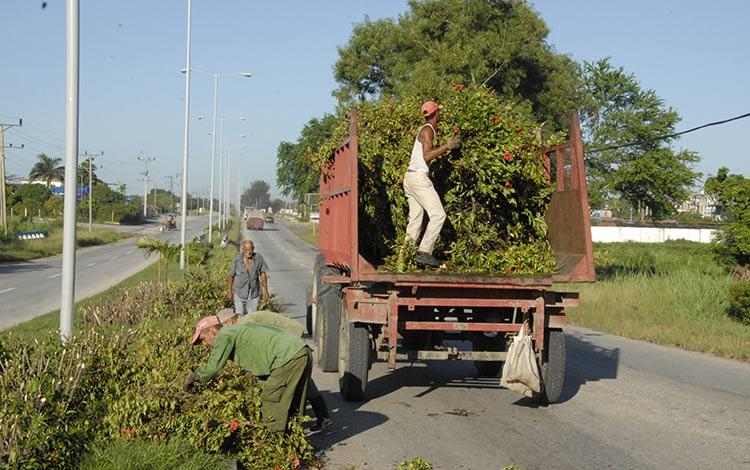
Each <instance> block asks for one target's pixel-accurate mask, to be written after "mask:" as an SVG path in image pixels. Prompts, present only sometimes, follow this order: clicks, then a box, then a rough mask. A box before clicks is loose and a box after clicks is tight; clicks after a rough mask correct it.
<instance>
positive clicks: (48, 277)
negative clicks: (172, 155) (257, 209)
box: [0, 216, 208, 330]
mask: <svg viewBox="0 0 750 470" xmlns="http://www.w3.org/2000/svg"><path fill="white" fill-rule="evenodd" d="M207 223H208V217H206V216H201V217H193V218H189V219H188V222H187V231H188V235H189V237H190V238H192V236H194V235H195V234H197V233H199V232H200V231H202V230H203V228H204V227H206V226H207ZM139 232H140V233H142V234H147V235H154V236H156V237H159V238H162V239H165V240H169V241H171V242H173V243H175V242H176V243H179V240H180V232H179V231H178V230H176V231H171V232H164V233H160V232H159V227H158V225H157V224H149V225H147V226H145V227H143V228H140V229H138V231H137V232H136V234H139ZM136 241H137V237H134V238H129V239H126V240H123V241H120V242H117V243H113V244H109V245H102V246H94V247H89V248H83V249H80V250H78V256H77V257H76V300H81V299H85V298H86V297H90V296H92V295H94V294H97V293H99V292H101V291H103V290H106V289H108V288H110V287H112V286H113V285H115V284H117V283H119V282H120V281H122V280H123V279H126V278H128V277H130V276H132V275H133V274H135V273H137V272H138V271H140V270H142V269H144V268H145V267H146V266H148V265H149V264H151V263H153V262H154V261H155V260H156V258H155V257H151V258H146V257H144V255H143V252H142V251H140V250H139V249H138V248H137V247H136ZM61 276H62V255H58V256H53V257H51V258H44V259H39V260H33V261H27V262H23V263H3V264H0V330H2V329H5V328H9V327H11V326H13V325H15V324H18V323H21V322H24V321H26V320H30V319H32V318H34V317H37V316H39V315H42V314H44V313H47V312H49V311H51V310H55V309H58V308H60V292H61V290H62V285H61V279H60V277H61Z"/></svg>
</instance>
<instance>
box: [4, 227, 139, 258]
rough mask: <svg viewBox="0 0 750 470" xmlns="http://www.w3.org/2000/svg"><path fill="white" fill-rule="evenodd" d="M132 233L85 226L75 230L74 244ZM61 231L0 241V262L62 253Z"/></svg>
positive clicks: (109, 240)
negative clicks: (41, 235)
mask: <svg viewBox="0 0 750 470" xmlns="http://www.w3.org/2000/svg"><path fill="white" fill-rule="evenodd" d="M131 236H132V234H130V233H124V232H117V231H115V230H111V229H106V228H94V229H93V230H91V231H90V232H89V231H88V230H87V229H85V228H79V229H78V230H77V231H76V245H77V247H78V248H83V247H87V246H96V245H106V244H108V243H114V242H116V241H119V240H122V239H125V238H130V237H131ZM62 239H63V232H62V229H60V228H54V229H52V230H50V232H49V235H48V236H47V238H42V239H38V240H19V239H17V238H14V239H12V240H8V241H5V242H3V243H0V262H3V261H5V262H10V261H29V260H32V259H37V258H44V257H47V256H54V255H59V254H60V253H62Z"/></svg>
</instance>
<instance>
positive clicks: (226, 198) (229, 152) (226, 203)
mask: <svg viewBox="0 0 750 470" xmlns="http://www.w3.org/2000/svg"><path fill="white" fill-rule="evenodd" d="M240 137H242V138H244V137H245V135H244V134H242V135H241V136H240ZM245 147H247V146H246V145H239V146H236V145H235V146H234V147H230V146H227V164H226V172H227V173H226V175H225V176H224V185H225V187H224V224H225V225H226V223H227V222H228V221H229V208H230V207H231V202H230V201H231V199H230V193H231V189H230V181H229V170H230V168H232V149H234V150H238V149H244V148H245ZM239 210H240V209H239V206H237V213H238V214H239Z"/></svg>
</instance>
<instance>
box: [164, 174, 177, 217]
mask: <svg viewBox="0 0 750 470" xmlns="http://www.w3.org/2000/svg"><path fill="white" fill-rule="evenodd" d="M179 177H180V175H177V176H171V175H170V176H166V177H165V178H167V179H168V180H169V211H170V212H171V211H173V210H174V179H175V178H179Z"/></svg>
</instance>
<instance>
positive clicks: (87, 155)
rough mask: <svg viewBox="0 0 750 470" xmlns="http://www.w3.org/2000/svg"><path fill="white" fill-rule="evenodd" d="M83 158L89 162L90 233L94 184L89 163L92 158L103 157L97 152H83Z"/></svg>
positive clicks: (101, 153)
mask: <svg viewBox="0 0 750 470" xmlns="http://www.w3.org/2000/svg"><path fill="white" fill-rule="evenodd" d="M82 156H83V157H86V158H87V159H88V161H89V232H90V231H91V219H92V214H93V208H92V207H93V206H92V202H93V199H94V184H93V178H92V174H93V171H92V164H91V161H92V160H93V159H94V157H102V156H104V152H99V153H97V154H91V153H88V152H83V155H82Z"/></svg>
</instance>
